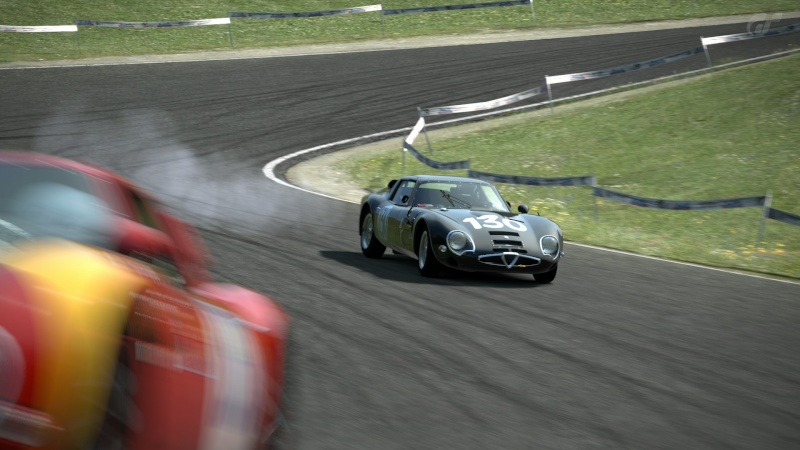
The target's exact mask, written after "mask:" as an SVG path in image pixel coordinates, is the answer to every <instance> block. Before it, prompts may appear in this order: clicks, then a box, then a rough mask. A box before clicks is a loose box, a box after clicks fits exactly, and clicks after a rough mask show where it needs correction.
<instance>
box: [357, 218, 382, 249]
mask: <svg viewBox="0 0 800 450" xmlns="http://www.w3.org/2000/svg"><path fill="white" fill-rule="evenodd" d="M385 251H386V246H385V245H383V244H381V243H380V241H379V240H378V238H376V237H375V221H374V220H373V219H372V213H371V212H367V213H366V214H364V219H363V220H362V221H361V252H362V253H364V256H366V257H367V258H380V257H381V256H383V253H384V252H385Z"/></svg>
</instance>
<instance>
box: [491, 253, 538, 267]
mask: <svg viewBox="0 0 800 450" xmlns="http://www.w3.org/2000/svg"><path fill="white" fill-rule="evenodd" d="M478 261H480V262H482V263H483V264H488V265H490V266H500V267H505V268H507V269H513V268H523V267H531V266H538V265H539V264H540V263H541V262H542V260H541V259H539V258H536V257H533V256H529V255H521V254H519V253H517V252H503V253H488V254H486V255H481V256H479V257H478Z"/></svg>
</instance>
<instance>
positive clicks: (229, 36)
mask: <svg viewBox="0 0 800 450" xmlns="http://www.w3.org/2000/svg"><path fill="white" fill-rule="evenodd" d="M228 20H229V22H228V38H229V40H230V41H231V48H233V21H232V20H231V12H230V11H228Z"/></svg>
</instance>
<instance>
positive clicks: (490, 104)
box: [403, 24, 800, 242]
mask: <svg viewBox="0 0 800 450" xmlns="http://www.w3.org/2000/svg"><path fill="white" fill-rule="evenodd" d="M796 31H800V24H794V25H789V26H786V27H782V28H779V29H774V30H769V29H768V30H760V31H757V32H748V33H741V34H732V35H726V36H716V37H710V38H701V44H702V45H701V46H699V47H694V48H691V49H688V50H684V51H682V52H678V53H673V54H671V55H667V56H662V57H659V58H654V59H651V60H648V61H644V62H639V63H634V64H627V65H624V66H618V67H613V68H609V69H602V70H594V71H589V72H578V73H571V74H564V75H555V76H545V85H543V86H537V87H535V88H533V89H529V90H527V91H523V92H520V93H517V94H512V95H509V96H506V97H502V98H498V99H495V100H489V101H484V102H478V103H467V104H459V105H450V106H436V107H430V108H417V112H418V115H419V119H418V120H417V123H416V125H415V126H414V127H413V128H412V131H411V132H410V133H409V135H408V136H407V137H406V138H405V139H404V140H403V150H404V152H405V151H406V149H409V148H410V149H413V148H414V147H413V146H412V144H413V143H414V140H415V139H416V138H417V136H418V135H419V134H420V133H423V134H424V135H425V138H426V140H427V143H428V151H429V152H430V153H433V148H432V147H431V145H430V140H429V138H428V135H427V131H426V128H427V123H426V121H425V118H426V117H435V116H446V115H451V114H463V113H468V112H478V111H486V110H491V109H496V108H500V107H503V106H508V105H511V104H513V103H517V102H521V101H523V100H528V99H530V98H533V97H536V96H538V95H540V94H542V93H543V92H545V91H546V92H547V94H548V103H549V105H550V110H551V112H552V111H553V101H554V100H553V94H552V87H551V86H552V85H553V84H559V83H569V82H575V81H583V80H592V79H598V78H604V77H609V76H612V75H617V74H622V73H630V72H635V71H639V70H644V69H648V68H652V67H658V66H661V65H664V64H669V63H672V62H675V61H679V60H682V59H684V58H688V57H691V56H694V55H697V54H700V53H704V54H705V55H706V58H707V59H708V62H709V67H712V65H711V59H710V56H709V53H708V46H709V45H714V44H722V43H728V42H737V41H743V40H749V39H757V38H763V37H769V36H778V35H783V34H787V33H793V32H796ZM414 152H415V153H416V154H415V156H416V157H417V159H418V160H419V161H421V162H422V163H423V164H426V165H428V164H427V163H426V161H432V160H430V159H429V158H426V157H425V156H423V155H422V154H420V153H419V152H418V151H417V150H416V149H414ZM434 163H435V165H428V166H429V167H432V168H434V169H436V168H437V166H446V165H448V164H455V163H441V162H434ZM403 168H404V169H405V159H404V160H403ZM467 169H468V172H467V176H469V177H472V178H479V179H483V180H487V181H493V182H498V183H506V184H516V185H524V186H592V188H593V190H592V195H593V197H594V199H595V201H594V217H595V220H597V216H598V214H597V201H596V199H597V198H603V199H606V200H611V201H615V202H619V203H624V204H628V205H632V206H639V207H644V208H655V209H666V210H673V211H702V210H715V209H729V208H746V207H762V208H763V209H764V214H763V217H762V220H761V224H760V226H759V232H758V240H759V241H760V242H761V241H763V238H764V229H765V224H766V220H767V219H772V220H777V221H780V222H783V223H786V224H790V225H795V226H800V216H798V215H795V214H792V213H789V212H786V211H780V210H777V209H773V208H772V207H771V204H772V195H771V194H770V193H767V195H765V196H759V197H742V198H731V199H721V200H665V199H655V198H645V197H638V196H634V195H631V194H625V193H621V192H615V191H611V190H608V189H604V188H602V187H598V186H597V184H596V179H595V177H594V176H581V177H556V178H542V177H526V176H517V175H499V174H491V173H487V172H479V171H474V170H472V169H471V168H469V167H467ZM447 170H452V169H447Z"/></svg>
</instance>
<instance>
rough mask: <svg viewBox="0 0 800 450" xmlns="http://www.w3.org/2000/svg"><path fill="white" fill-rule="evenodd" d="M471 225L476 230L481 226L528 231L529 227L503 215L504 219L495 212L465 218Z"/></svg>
mask: <svg viewBox="0 0 800 450" xmlns="http://www.w3.org/2000/svg"><path fill="white" fill-rule="evenodd" d="M463 222H466V223H468V224H470V225H472V226H473V227H474V228H475V229H476V230H480V229H481V228H495V229H496V228H505V227H508V228H511V229H512V230H514V231H520V232H521V231H528V227H526V226H525V224H524V223H522V222H517V221H515V220H511V219H508V218H505V217H503V218H502V219H501V218H500V216H498V215H495V214H486V215H483V216H478V217H477V218H475V217H467V218H466V219H464V220H463Z"/></svg>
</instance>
